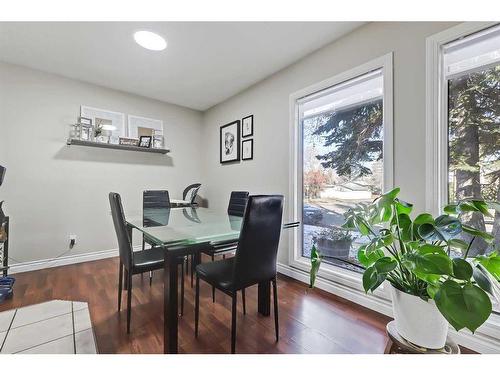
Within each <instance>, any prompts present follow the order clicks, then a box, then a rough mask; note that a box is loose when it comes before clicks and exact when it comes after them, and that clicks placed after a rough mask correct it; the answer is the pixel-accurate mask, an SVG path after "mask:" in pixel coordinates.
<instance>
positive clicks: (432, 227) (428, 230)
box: [418, 215, 462, 241]
mask: <svg viewBox="0 0 500 375" xmlns="http://www.w3.org/2000/svg"><path fill="white" fill-rule="evenodd" d="M461 231H462V224H461V223H460V220H458V219H457V218H456V217H453V216H450V215H441V216H439V217H437V218H436V220H434V223H424V224H422V225H420V226H419V227H418V234H419V236H420V237H421V238H423V239H425V240H428V241H448V240H450V239H452V238H453V237H455V236H456V235H457V234H459V233H460V232H461Z"/></svg>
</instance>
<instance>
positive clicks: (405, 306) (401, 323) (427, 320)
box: [391, 287, 448, 349]
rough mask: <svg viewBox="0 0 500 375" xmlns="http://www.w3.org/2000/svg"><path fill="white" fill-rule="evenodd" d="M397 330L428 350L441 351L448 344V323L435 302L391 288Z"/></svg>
mask: <svg viewBox="0 0 500 375" xmlns="http://www.w3.org/2000/svg"><path fill="white" fill-rule="evenodd" d="M391 294H392V308H393V311H394V320H395V322H396V329H397V330H398V333H399V334H400V335H401V337H403V338H404V339H406V340H408V341H409V342H411V343H412V344H415V345H418V346H420V347H424V348H428V349H441V348H443V347H444V345H445V343H446V336H447V334H448V322H447V321H446V319H445V318H444V317H443V316H442V315H441V313H440V312H439V310H438V308H437V307H436V304H435V303H434V301H433V300H431V299H429V300H428V301H424V300H423V299H421V298H420V297H417V296H413V295H411V294H408V293H404V292H402V291H400V290H399V289H396V288H394V287H391Z"/></svg>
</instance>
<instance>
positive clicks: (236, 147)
mask: <svg viewBox="0 0 500 375" xmlns="http://www.w3.org/2000/svg"><path fill="white" fill-rule="evenodd" d="M239 160H240V120H236V121H233V122H230V123H229V124H226V125H224V126H221V127H220V162H221V164H223V163H229V162H233V161H239Z"/></svg>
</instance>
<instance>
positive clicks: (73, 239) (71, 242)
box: [69, 234, 76, 249]
mask: <svg viewBox="0 0 500 375" xmlns="http://www.w3.org/2000/svg"><path fill="white" fill-rule="evenodd" d="M75 244H76V234H70V235H69V248H70V249H72V248H73V246H75Z"/></svg>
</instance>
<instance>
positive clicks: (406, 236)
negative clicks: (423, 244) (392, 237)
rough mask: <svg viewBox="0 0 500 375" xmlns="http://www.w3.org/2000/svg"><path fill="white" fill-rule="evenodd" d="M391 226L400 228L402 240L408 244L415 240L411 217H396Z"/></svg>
mask: <svg viewBox="0 0 500 375" xmlns="http://www.w3.org/2000/svg"><path fill="white" fill-rule="evenodd" d="M398 224H399V226H398ZM391 226H398V227H399V230H400V234H401V240H402V241H404V242H408V241H411V240H413V237H412V221H411V219H410V216H408V215H407V214H405V213H402V214H399V215H398V216H394V217H393V218H392V221H391Z"/></svg>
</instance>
